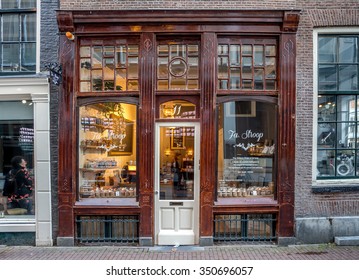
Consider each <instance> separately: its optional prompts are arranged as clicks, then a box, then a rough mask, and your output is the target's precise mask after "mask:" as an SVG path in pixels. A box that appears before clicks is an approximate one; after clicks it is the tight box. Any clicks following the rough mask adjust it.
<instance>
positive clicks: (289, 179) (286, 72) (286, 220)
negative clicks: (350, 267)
mask: <svg viewBox="0 0 359 280" xmlns="http://www.w3.org/2000/svg"><path fill="white" fill-rule="evenodd" d="M279 50H280V56H279V65H280V66H279V68H280V104H279V120H278V124H279V137H278V140H279V141H278V169H277V170H278V171H277V187H278V203H279V205H280V207H279V209H280V211H279V226H278V231H279V236H281V237H290V236H294V178H295V104H296V67H295V63H296V36H295V34H292V33H288V34H283V35H282V36H281V39H280V47H279Z"/></svg>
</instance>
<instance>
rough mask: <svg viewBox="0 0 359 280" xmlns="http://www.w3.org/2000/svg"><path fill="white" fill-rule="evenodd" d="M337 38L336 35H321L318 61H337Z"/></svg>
mask: <svg viewBox="0 0 359 280" xmlns="http://www.w3.org/2000/svg"><path fill="white" fill-rule="evenodd" d="M336 47H337V39H336V37H319V39H318V61H319V63H323V62H336V61H337V52H336Z"/></svg>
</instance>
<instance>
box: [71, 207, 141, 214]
mask: <svg viewBox="0 0 359 280" xmlns="http://www.w3.org/2000/svg"><path fill="white" fill-rule="evenodd" d="M140 212H141V209H140V207H126V206H120V207H110V206H108V207H96V206H75V207H74V215H139V214H140Z"/></svg>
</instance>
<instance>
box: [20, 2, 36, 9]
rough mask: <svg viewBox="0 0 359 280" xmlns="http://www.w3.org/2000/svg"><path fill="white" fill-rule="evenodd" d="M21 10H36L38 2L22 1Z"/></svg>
mask: <svg viewBox="0 0 359 280" xmlns="http://www.w3.org/2000/svg"><path fill="white" fill-rule="evenodd" d="M20 6H21V8H23V9H24V8H36V0H20Z"/></svg>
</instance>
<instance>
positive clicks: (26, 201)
mask: <svg viewBox="0 0 359 280" xmlns="http://www.w3.org/2000/svg"><path fill="white" fill-rule="evenodd" d="M0 112H1V114H0V218H1V217H4V216H5V217H13V218H19V217H21V216H22V215H33V214H34V213H35V195H34V192H35V191H34V187H35V185H34V182H35V181H34V180H35V178H34V117H33V116H34V115H33V105H32V102H31V101H29V100H22V101H4V102H0ZM15 157H16V158H15ZM21 162H22V163H23V166H20V163H21ZM9 172H12V174H13V175H14V178H15V180H16V182H17V185H16V186H15V185H13V187H12V188H11V189H9V187H7V188H6V189H5V192H4V186H5V182H6V184H8V186H9V181H8V178H9ZM23 188H26V189H24V191H26V193H25V192H24V191H22V189H23ZM27 190H29V191H28V192H27Z"/></svg>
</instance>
